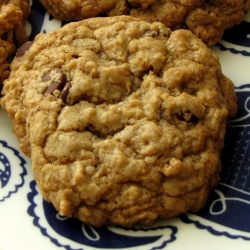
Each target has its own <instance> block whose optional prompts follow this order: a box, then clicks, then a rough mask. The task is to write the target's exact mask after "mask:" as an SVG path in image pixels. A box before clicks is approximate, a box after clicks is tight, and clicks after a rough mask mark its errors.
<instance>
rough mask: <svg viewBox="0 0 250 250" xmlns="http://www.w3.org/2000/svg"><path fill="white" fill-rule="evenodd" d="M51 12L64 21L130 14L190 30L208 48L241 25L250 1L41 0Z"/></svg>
mask: <svg viewBox="0 0 250 250" xmlns="http://www.w3.org/2000/svg"><path fill="white" fill-rule="evenodd" d="M40 2H41V3H42V4H43V6H44V7H45V8H46V9H47V10H48V12H49V13H50V14H51V15H53V16H54V17H56V18H59V19H62V20H66V21H67V20H82V19H84V18H89V17H94V16H98V15H99V16H100V15H105V16H117V15H131V16H133V17H137V18H141V19H142V20H145V21H151V22H154V21H160V22H162V23H163V24H165V25H166V26H167V27H169V28H170V29H171V30H176V29H182V28H187V29H189V30H191V31H192V32H193V33H194V34H195V35H196V36H198V37H199V38H201V39H202V40H203V42H204V43H206V44H207V45H214V44H215V43H216V42H217V41H219V39H220V38H221V37H222V35H223V32H224V30H225V29H229V28H231V27H232V26H234V25H236V24H239V23H240V22H241V21H242V19H243V16H244V14H245V13H246V12H248V11H249V9H250V0H246V1H245V0H227V1H226V0H205V1H204V0H182V1H176V0H127V1H126V0H116V1H115V0H112V1H107V0H99V1H92V0H87V1H83V0H70V1H69V0H67V1H66V0H40Z"/></svg>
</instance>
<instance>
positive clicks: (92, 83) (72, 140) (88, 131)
mask: <svg viewBox="0 0 250 250" xmlns="http://www.w3.org/2000/svg"><path fill="white" fill-rule="evenodd" d="M3 94H4V97H3V99H2V104H3V107H4V109H5V110H6V111H7V112H8V114H9V116H10V118H11V119H12V122H13V131H14V132H15V133H16V135H17V137H18V138H19V140H20V143H21V149H22V150H23V151H24V152H25V153H26V154H27V155H31V159H32V165H33V171H34V175H35V179H36V181H37V184H38V186H39V189H40V190H41V192H42V194H43V196H44V198H45V199H46V200H47V201H49V202H52V203H53V205H54V206H55V208H56V209H57V210H58V211H59V212H60V213H61V214H62V215H65V216H74V217H76V218H78V219H80V220H82V221H84V222H86V223H89V224H92V225H96V226H101V225H106V224H118V225H123V226H132V225H134V224H136V223H140V224H143V225H150V224H151V223H153V222H154V220H155V219H156V218H159V217H160V218H168V217H173V216H176V215H178V214H180V213H184V212H186V211H197V210H199V209H200V208H202V207H203V205H204V203H205V202H206V200H207V197H208V195H209V193H210V191H211V189H212V188H213V187H214V186H215V185H216V183H217V181H218V179H219V172H220V170H221V163H220V151H221V149H222V147H223V140H224V134H225V130H226V125H227V124H228V122H229V120H230V118H231V117H232V116H234V114H235V113H236V109H237V104H236V95H235V93H234V87H233V84H232V82H231V81H230V80H229V79H228V78H227V77H225V76H224V75H223V74H222V71H221V67H220V64H219V61H218V58H217V56H216V55H215V54H213V53H212V52H211V51H210V50H209V49H208V48H207V47H206V45H205V44H203V43H202V42H201V41H200V39H198V38H197V37H195V36H194V35H193V34H192V33H191V32H190V31H187V30H178V31H174V32H171V31H170V30H169V29H168V28H166V27H165V26H164V25H163V24H162V23H160V22H154V23H148V22H144V21H141V20H139V19H136V18H133V17H129V16H119V17H108V18H93V19H88V20H84V21H81V22H75V23H71V24H68V25H66V26H64V27H63V28H60V29H58V30H56V31H53V32H51V33H49V34H40V35H38V36H37V37H36V39H35V41H34V42H33V43H30V44H28V45H27V44H26V45H24V47H23V48H21V49H20V50H19V53H18V56H17V57H16V58H15V59H14V61H13V63H12V73H11V75H10V78H9V79H8V80H6V81H5V84H4V89H3Z"/></svg>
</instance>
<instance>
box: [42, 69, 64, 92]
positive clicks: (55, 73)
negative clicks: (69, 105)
mask: <svg viewBox="0 0 250 250" xmlns="http://www.w3.org/2000/svg"><path fill="white" fill-rule="evenodd" d="M42 81H43V82H47V81H50V82H51V83H50V85H49V86H48V88H47V89H46V90H45V92H44V95H47V94H52V93H53V92H54V91H55V90H56V89H58V90H62V89H63V88H64V86H65V84H66V75H65V74H64V72H63V71H62V70H61V69H59V68H53V69H51V70H49V71H48V72H47V73H45V74H44V75H43V77H42Z"/></svg>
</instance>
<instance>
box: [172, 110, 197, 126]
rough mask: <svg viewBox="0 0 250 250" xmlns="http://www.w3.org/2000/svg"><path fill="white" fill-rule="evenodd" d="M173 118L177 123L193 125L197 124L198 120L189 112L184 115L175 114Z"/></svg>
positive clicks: (181, 113)
mask: <svg viewBox="0 0 250 250" xmlns="http://www.w3.org/2000/svg"><path fill="white" fill-rule="evenodd" d="M175 116H176V118H177V119H178V120H179V121H185V122H191V123H193V124H197V123H198V122H199V119H198V118H197V117H196V116H195V115H194V114H192V113H191V112H190V111H186V112H184V113H183V112H180V113H178V114H175Z"/></svg>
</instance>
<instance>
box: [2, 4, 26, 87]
mask: <svg viewBox="0 0 250 250" xmlns="http://www.w3.org/2000/svg"><path fill="white" fill-rule="evenodd" d="M29 13H30V6H29V0H0V89H1V88H2V82H3V80H4V79H6V78H7V77H8V75H9V64H10V62H11V60H12V59H13V57H14V54H15V52H16V49H17V48H18V47H19V46H21V45H22V44H23V43H24V42H26V41H27V34H26V31H25V29H24V25H25V21H26V19H27V17H28V15H29Z"/></svg>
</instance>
